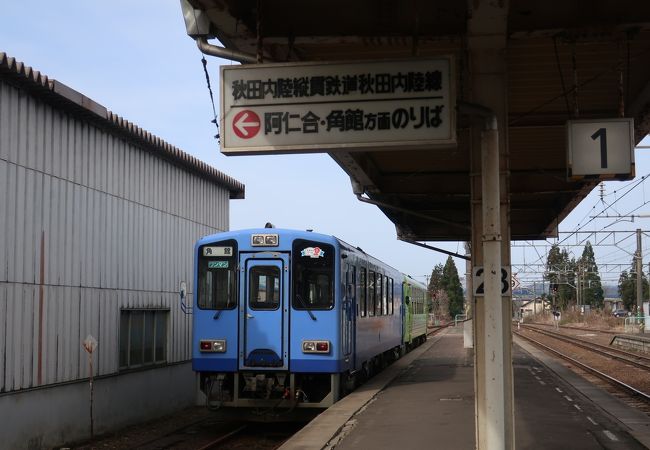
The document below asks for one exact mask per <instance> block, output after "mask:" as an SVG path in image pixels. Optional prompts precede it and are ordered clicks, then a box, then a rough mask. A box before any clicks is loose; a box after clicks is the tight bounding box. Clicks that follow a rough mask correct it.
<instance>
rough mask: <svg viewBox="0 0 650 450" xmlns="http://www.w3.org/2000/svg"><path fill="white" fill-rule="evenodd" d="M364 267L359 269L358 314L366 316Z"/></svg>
mask: <svg viewBox="0 0 650 450" xmlns="http://www.w3.org/2000/svg"><path fill="white" fill-rule="evenodd" d="M366 287H367V286H366V268H365V267H362V268H361V269H360V270H359V315H360V316H361V317H366V297H367V295H366V292H367V289H366Z"/></svg>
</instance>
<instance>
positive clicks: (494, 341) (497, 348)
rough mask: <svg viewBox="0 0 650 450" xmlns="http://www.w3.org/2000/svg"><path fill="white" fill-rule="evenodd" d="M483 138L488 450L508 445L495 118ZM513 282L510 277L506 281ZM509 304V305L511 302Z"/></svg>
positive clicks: (497, 146)
mask: <svg viewBox="0 0 650 450" xmlns="http://www.w3.org/2000/svg"><path fill="white" fill-rule="evenodd" d="M489 122H490V123H488V124H487V126H486V128H487V129H486V130H484V131H483V133H482V139H481V155H482V164H481V171H482V173H481V179H482V187H483V201H482V204H483V267H484V270H485V278H484V283H485V297H483V301H484V302H485V329H484V335H483V336H481V337H479V339H482V340H483V342H485V355H490V357H486V358H485V379H484V382H485V401H486V405H485V407H486V409H485V411H486V414H485V417H483V418H482V419H483V420H485V421H486V425H487V426H486V427H485V430H486V443H487V447H486V448H487V449H503V448H506V424H505V422H504V418H505V408H504V406H505V405H504V398H505V397H506V393H505V382H504V379H503V378H504V377H503V368H504V367H505V366H507V365H508V364H510V361H505V360H504V351H503V347H504V333H503V324H502V318H503V308H504V303H503V300H502V298H501V284H502V282H501V204H500V201H501V198H500V186H499V183H500V173H499V138H498V130H497V121H496V117H494V118H493V119H492V120H490V121H489ZM507 282H510V280H507ZM508 306H509V305H508Z"/></svg>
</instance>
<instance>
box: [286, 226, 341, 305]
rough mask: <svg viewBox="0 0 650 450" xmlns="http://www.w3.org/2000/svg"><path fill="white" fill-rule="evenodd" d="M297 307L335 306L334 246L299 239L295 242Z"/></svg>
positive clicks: (294, 284) (294, 266)
mask: <svg viewBox="0 0 650 450" xmlns="http://www.w3.org/2000/svg"><path fill="white" fill-rule="evenodd" d="M292 259H293V274H292V276H293V300H292V306H293V308H294V309H331V308H332V307H333V306H334V247H333V246H331V245H328V244H322V243H319V242H313V241H306V240H303V239H297V240H296V241H295V242H294V243H293V258H292Z"/></svg>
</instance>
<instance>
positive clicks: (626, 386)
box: [515, 332, 650, 404]
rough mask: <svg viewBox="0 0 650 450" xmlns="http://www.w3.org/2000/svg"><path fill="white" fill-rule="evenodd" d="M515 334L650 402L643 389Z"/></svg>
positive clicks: (526, 337) (649, 397) (531, 339)
mask: <svg viewBox="0 0 650 450" xmlns="http://www.w3.org/2000/svg"><path fill="white" fill-rule="evenodd" d="M515 334H516V335H517V336H519V337H521V338H524V339H526V340H527V341H530V342H532V343H533V344H535V345H537V346H538V347H541V348H543V349H544V350H547V351H549V352H551V353H554V354H555V355H557V356H559V357H560V358H562V359H565V360H567V361H569V362H570V363H572V364H574V365H576V366H578V367H580V368H581V369H583V370H585V371H587V372H589V373H591V374H593V375H596V376H597V377H598V378H600V379H602V380H604V381H606V382H608V383H610V384H611V385H613V386H614V387H616V388H618V389H621V390H623V391H626V392H627V393H628V394H631V395H633V396H635V397H639V398H641V399H642V400H644V401H645V402H647V403H649V404H650V395H648V394H646V393H645V392H642V391H640V390H638V389H636V388H634V387H632V386H630V385H629V384H626V383H623V382H622V381H620V380H617V379H616V378H614V377H611V376H609V375H607V374H606V373H603V372H601V371H599V370H596V369H594V368H593V367H591V366H588V365H586V364H584V363H581V362H580V361H578V360H576V359H574V358H571V357H570V356H568V355H565V354H564V353H562V352H560V351H558V350H555V349H553V348H551V347H549V346H547V345H545V344H542V343H541V342H539V341H536V340H535V339H533V338H531V337H529V336H525V335H523V334H521V333H518V332H515Z"/></svg>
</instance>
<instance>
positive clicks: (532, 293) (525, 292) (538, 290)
mask: <svg viewBox="0 0 650 450" xmlns="http://www.w3.org/2000/svg"><path fill="white" fill-rule="evenodd" d="M547 293H548V284H546V283H544V284H543V285H542V283H539V284H534V285H533V284H530V285H522V286H520V287H519V289H514V290H513V291H512V295H513V296H515V297H520V298H533V297H538V296H541V295H545V294H547ZM603 294H604V296H605V298H617V297H618V286H617V285H615V284H604V285H603Z"/></svg>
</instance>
